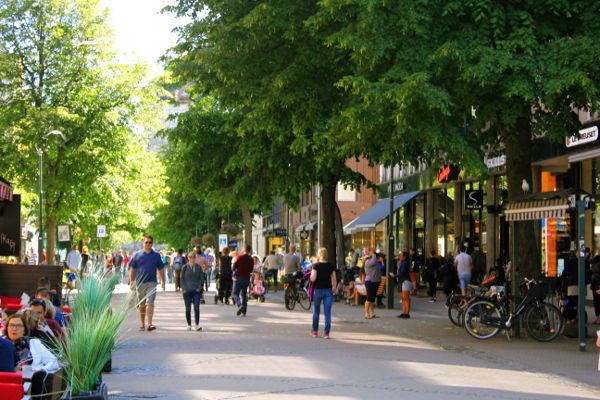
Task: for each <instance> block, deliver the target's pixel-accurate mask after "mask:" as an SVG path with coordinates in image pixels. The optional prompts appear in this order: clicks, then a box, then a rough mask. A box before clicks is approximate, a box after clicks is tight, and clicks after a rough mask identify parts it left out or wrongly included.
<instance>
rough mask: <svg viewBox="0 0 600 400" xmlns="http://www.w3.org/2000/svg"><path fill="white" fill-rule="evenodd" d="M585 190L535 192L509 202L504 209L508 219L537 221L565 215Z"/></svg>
mask: <svg viewBox="0 0 600 400" xmlns="http://www.w3.org/2000/svg"><path fill="white" fill-rule="evenodd" d="M582 193H583V192H582V191H580V190H575V189H568V190H561V191H556V192H544V193H534V194H530V195H528V196H525V197H523V198H521V199H518V200H514V201H511V202H509V203H508V204H507V205H506V209H505V210H504V215H505V216H506V220H507V221H535V220H540V219H543V218H557V217H562V216H563V215H565V214H566V213H567V212H568V211H569V209H571V208H573V207H574V205H575V202H574V200H575V199H576V198H575V197H576V196H577V195H578V194H582Z"/></svg>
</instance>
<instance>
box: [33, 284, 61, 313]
mask: <svg viewBox="0 0 600 400" xmlns="http://www.w3.org/2000/svg"><path fill="white" fill-rule="evenodd" d="M37 285H38V286H37V288H38V289H41V288H45V289H48V291H49V292H50V297H49V298H50V301H51V302H52V304H54V306H55V307H60V306H61V302H60V299H59V298H58V295H57V294H56V290H55V289H52V285H51V284H50V279H49V278H48V277H47V276H42V277H41V278H40V279H38V283H37Z"/></svg>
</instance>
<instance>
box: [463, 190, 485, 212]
mask: <svg viewBox="0 0 600 400" xmlns="http://www.w3.org/2000/svg"><path fill="white" fill-rule="evenodd" d="M482 208H483V190H465V209H467V210H481V209H482Z"/></svg>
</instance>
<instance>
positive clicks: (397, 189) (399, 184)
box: [388, 182, 404, 193]
mask: <svg viewBox="0 0 600 400" xmlns="http://www.w3.org/2000/svg"><path fill="white" fill-rule="evenodd" d="M390 187H391V185H388V193H389V192H390ZM393 188H394V193H398V192H401V191H403V190H404V182H394V185H393Z"/></svg>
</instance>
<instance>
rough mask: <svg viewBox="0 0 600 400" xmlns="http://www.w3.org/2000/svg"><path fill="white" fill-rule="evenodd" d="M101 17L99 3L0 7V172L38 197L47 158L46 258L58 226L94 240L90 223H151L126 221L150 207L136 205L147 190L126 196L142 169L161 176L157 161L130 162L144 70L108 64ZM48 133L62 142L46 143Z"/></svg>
mask: <svg viewBox="0 0 600 400" xmlns="http://www.w3.org/2000/svg"><path fill="white" fill-rule="evenodd" d="M106 17H107V15H106V11H105V10H103V9H102V8H101V7H100V1H99V0H91V1H89V0H86V1H83V0H52V1H41V2H40V1H32V0H2V1H0V78H1V79H0V82H1V86H0V127H1V129H0V169H1V170H2V171H3V174H5V175H6V176H7V177H8V178H9V179H11V180H13V181H15V182H17V183H18V185H19V186H20V187H22V188H23V189H25V190H27V191H32V192H33V191H36V190H37V177H38V163H37V161H38V154H37V150H38V149H41V150H43V152H44V155H43V157H44V159H43V177H44V195H45V199H44V213H45V216H46V218H45V221H43V223H44V224H45V228H46V229H45V231H46V232H47V234H48V243H47V247H48V252H49V254H53V250H54V246H55V243H56V225H57V223H66V222H67V223H68V222H71V223H75V224H80V228H83V229H84V231H83V233H82V235H90V236H91V233H92V232H95V226H92V225H93V224H94V223H104V224H106V225H111V224H112V223H115V224H116V225H117V226H127V228H132V227H135V230H139V229H140V228H141V227H143V226H144V224H147V222H148V221H147V219H148V218H147V217H145V219H146V221H143V220H142V221H138V223H137V224H135V222H134V221H132V219H135V218H138V217H142V214H145V213H147V212H148V209H149V208H151V207H150V206H149V203H152V202H155V200H153V201H150V202H149V201H148V199H142V198H141V197H142V195H143V193H145V191H146V189H148V187H143V188H141V189H143V190H142V191H134V190H132V189H140V188H138V187H136V184H138V183H139V185H140V186H144V183H143V182H142V180H139V179H140V178H144V177H146V176H148V171H145V170H144V169H145V168H147V167H148V166H150V167H153V168H154V170H152V171H151V174H150V175H151V176H152V177H154V178H156V177H157V176H156V175H157V174H159V173H160V168H158V167H157V161H156V160H154V161H153V160H136V159H135V157H137V156H139V155H140V154H141V153H142V152H144V151H145V150H146V149H145V148H140V146H137V145H136V142H135V141H134V140H133V139H132V138H131V133H132V130H133V129H132V128H133V125H132V124H133V123H134V122H135V121H138V122H140V121H141V117H142V115H143V114H144V111H147V110H146V105H145V103H144V102H145V101H146V100H147V98H148V96H149V95H151V93H150V92H149V91H148V87H146V86H144V85H142V84H141V80H142V78H143V76H144V74H145V70H144V69H143V68H142V67H140V66H123V65H119V64H117V63H115V62H114V60H113V58H112V53H111V51H110V48H109V46H110V31H109V29H108V27H107V25H106V24H105V22H104V21H105V20H106ZM53 130H58V131H60V132H62V133H63V134H64V138H65V140H64V141H63V140H61V138H60V137H57V136H48V135H47V133H48V132H50V131H53ZM138 141H139V139H138ZM129 156H131V157H133V159H132V158H130V157H129ZM144 163H146V165H144ZM115 182H116V183H115ZM119 184H122V186H120V187H119V188H118V189H117V188H115V185H116V186H118V185H119ZM150 186H152V185H150ZM117 192H118V193H117ZM156 198H159V197H158V196H157V197H155V199H156ZM126 200H131V201H128V202H126ZM131 204H134V205H137V206H138V209H137V210H135V207H134V209H132V208H129V205H131ZM115 206H120V207H124V208H120V209H117V208H116V207H115ZM140 208H143V210H140ZM99 210H102V211H99ZM123 210H126V211H123ZM104 218H108V219H104ZM111 218H114V219H111ZM125 220H128V221H127V222H125ZM38 224H39V221H38Z"/></svg>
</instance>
